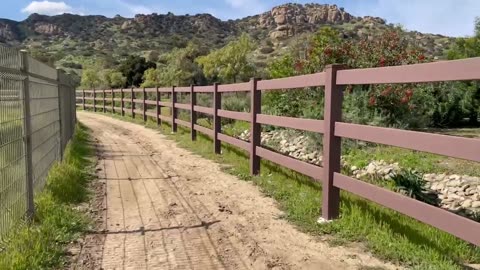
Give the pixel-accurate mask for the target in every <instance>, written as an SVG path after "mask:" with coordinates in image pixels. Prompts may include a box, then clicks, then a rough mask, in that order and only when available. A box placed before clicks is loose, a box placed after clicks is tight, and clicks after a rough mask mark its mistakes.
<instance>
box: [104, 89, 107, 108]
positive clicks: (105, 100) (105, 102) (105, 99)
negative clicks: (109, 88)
mask: <svg viewBox="0 0 480 270" xmlns="http://www.w3.org/2000/svg"><path fill="white" fill-rule="evenodd" d="M106 95H107V94H106V92H105V89H103V113H107V106H106V104H107V97H106Z"/></svg>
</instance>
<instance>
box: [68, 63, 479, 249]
mask: <svg viewBox="0 0 480 270" xmlns="http://www.w3.org/2000/svg"><path fill="white" fill-rule="evenodd" d="M470 80H480V58H471V59H465V60H456V61H444V62H437V63H428V64H417V65H405V66H397V67H384V68H370V69H344V68H343V67H342V66H339V65H331V66H328V67H327V68H326V70H325V71H324V72H321V73H316V74H310V75H303V76H296V77H290V78H283V79H274V80H264V81H259V80H257V79H252V80H251V81H250V82H247V83H238V84H229V85H219V84H215V85H210V86H193V85H192V86H190V87H167V88H143V89H138V88H131V89H113V90H82V91H79V92H78V98H77V99H78V101H79V103H78V104H77V105H78V106H79V107H81V108H83V109H84V110H85V109H87V108H88V109H90V108H91V109H93V111H103V112H108V111H110V112H112V113H121V115H122V116H125V115H129V116H131V117H133V118H135V117H142V118H143V120H144V121H147V118H148V117H153V118H154V119H155V120H156V121H157V123H158V124H161V122H168V123H169V124H170V125H171V126H172V131H173V132H176V131H177V126H178V125H180V126H183V127H186V128H189V129H190V131H191V136H192V140H195V139H196V135H197V131H198V132H200V133H203V134H205V135H208V136H210V137H211V138H212V139H213V142H214V143H213V149H214V151H215V153H217V154H220V153H221V146H222V143H226V144H229V145H233V146H235V147H237V148H240V149H242V150H245V151H246V152H247V153H248V154H249V155H250V171H251V174H252V175H255V174H258V173H259V172H260V160H261V159H265V160H269V161H271V162H273V163H276V164H279V165H281V166H283V167H286V168H289V169H291V170H294V171H297V172H300V173H302V174H304V175H307V176H310V177H311V178H312V180H314V181H317V182H321V183H322V184H323V185H322V192H323V204H322V216H323V217H324V219H325V220H331V219H335V218H337V217H338V216H339V214H340V213H339V211H340V190H344V191H348V192H350V193H353V194H356V195H358V196H360V197H363V198H365V199H368V200H370V201H373V202H375V203H378V204H380V205H383V206H385V207H388V208H391V209H393V210H395V211H398V212H400V213H402V214H405V215H408V216H410V217H412V218H415V219H417V220H419V221H422V222H424V223H426V224H429V225H432V226H434V227H437V228H439V229H441V230H444V231H446V232H449V233H451V234H453V235H455V236H457V237H459V238H461V239H463V240H465V241H468V242H470V243H472V244H474V245H477V246H479V245H480V233H478V232H480V223H479V222H476V221H474V220H470V219H467V218H465V217H462V216H460V215H456V214H454V213H452V212H448V211H446V210H444V209H441V208H437V207H435V206H432V205H428V204H426V203H423V202H421V201H417V200H415V199H412V198H409V197H406V196H404V195H402V194H399V193H395V192H392V191H390V190H386V189H383V188H381V187H378V186H375V185H372V184H369V183H366V182H363V181H359V180H358V179H355V178H352V177H349V176H346V175H343V174H342V173H341V170H340V169H341V166H340V164H341V163H340V160H341V159H340V158H341V157H340V154H341V147H342V146H341V140H342V138H343V139H354V140H360V141H367V142H372V143H378V144H383V145H390V146H396V147H402V148H405V149H410V150H416V151H421V152H429V153H433V154H439V155H444V156H449V157H454V158H460V159H465V160H470V161H475V162H480V140H478V139H471V138H461V137H454V136H446V135H438V134H429V133H425V132H417V131H405V130H400V129H393V128H381V127H373V126H366V125H356V124H350V123H345V122H343V121H342V102H343V90H344V89H345V87H346V86H347V85H368V84H402V83H427V82H441V81H470ZM305 87H321V88H323V89H324V91H325V104H324V106H325V107H324V108H325V117H324V119H323V120H316V119H302V118H293V117H283V116H275V115H267V114H263V113H262V112H261V104H262V92H265V91H275V90H285V91H295V90H296V89H298V88H305ZM232 92H233V93H235V92H245V93H250V99H251V102H250V103H251V108H250V112H248V113H247V112H237V111H229V110H224V109H222V102H221V100H222V96H224V95H226V94H228V93H232ZM161 94H169V95H170V97H171V98H170V100H169V101H162V100H161V98H160V95H161ZM181 94H186V95H189V96H190V103H189V104H186V103H180V102H178V99H177V98H178V96H179V95H181ZM198 94H210V95H211V96H212V100H213V102H212V106H211V107H203V106H198V105H199V104H198V103H197V95H198ZM118 106H120V107H118ZM162 107H167V108H170V110H171V113H170V116H166V115H162V114H161V111H162ZM179 110H183V111H187V112H190V114H191V115H190V121H184V120H181V119H179V117H178V116H179V114H178V112H177V111H179ZM200 113H201V114H206V115H210V116H212V118H213V129H209V128H206V127H204V126H200V125H199V124H198V123H197V114H200ZM222 118H226V119H233V120H240V121H246V122H250V131H251V132H250V133H251V135H250V141H244V140H240V139H238V138H234V137H231V136H228V135H226V134H224V133H222V126H221V119H222ZM261 125H271V126H278V127H283V128H293V129H298V130H303V131H309V132H315V133H319V134H323V166H316V165H314V164H310V163H307V162H304V161H301V160H297V159H295V158H292V157H290V156H286V155H283V154H281V153H277V152H275V151H272V150H271V149H268V148H267V147H265V146H263V145H262V144H261V137H260V136H261V133H260V131H261Z"/></svg>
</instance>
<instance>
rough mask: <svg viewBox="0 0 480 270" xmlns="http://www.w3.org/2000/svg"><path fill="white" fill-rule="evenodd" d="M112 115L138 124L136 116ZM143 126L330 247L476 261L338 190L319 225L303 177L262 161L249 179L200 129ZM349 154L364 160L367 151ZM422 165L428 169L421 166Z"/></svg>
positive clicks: (312, 187)
mask: <svg viewBox="0 0 480 270" xmlns="http://www.w3.org/2000/svg"><path fill="white" fill-rule="evenodd" d="M114 117H116V118H118V119H123V120H127V121H133V122H136V123H142V121H140V120H139V119H136V120H132V119H131V118H129V117H125V118H122V117H119V116H114ZM147 127H150V128H154V129H159V130H160V131H161V132H162V133H163V134H166V135H167V136H168V137H169V138H170V139H172V140H175V141H177V142H178V143H179V145H180V146H181V147H184V148H186V149H189V150H191V151H192V152H194V153H197V154H200V155H201V156H203V157H205V158H209V159H212V160H215V161H216V162H219V163H222V164H228V165H229V166H228V167H226V169H225V171H226V172H228V173H230V174H233V175H236V176H238V177H239V178H240V179H243V180H245V181H252V182H253V183H254V184H256V185H258V186H259V187H260V188H261V190H262V191H263V192H264V194H265V195H266V196H269V197H272V198H274V199H276V200H277V201H278V203H279V205H280V207H281V208H282V210H283V211H284V212H285V216H284V218H285V219H287V220H289V221H291V222H292V223H294V224H296V225H297V226H298V228H299V229H301V230H302V231H305V232H307V233H310V234H312V235H315V236H323V237H322V239H325V238H326V239H328V241H329V242H330V243H331V244H332V245H340V244H342V245H348V244H350V243H351V242H357V243H361V244H362V245H363V246H364V247H365V248H366V249H367V250H369V251H371V252H373V253H374V254H375V255H376V256H377V257H379V258H382V259H385V260H388V261H392V262H394V263H398V264H400V265H402V266H406V267H409V268H413V269H463V268H464V265H465V264H469V263H480V248H478V247H473V246H472V245H470V244H468V243H466V242H464V241H462V240H459V239H457V238H456V237H454V236H451V235H449V234H447V233H444V232H442V231H440V230H438V229H435V228H433V227H431V226H429V225H425V224H423V223H421V222H418V221H416V220H414V219H412V218H409V217H407V216H404V215H402V214H399V213H396V212H395V211H392V210H389V209H387V208H384V207H382V206H379V205H376V204H374V203H371V202H369V201H366V200H364V199H361V198H359V197H357V196H355V195H352V194H349V193H347V192H342V193H341V197H342V203H341V217H340V219H338V220H336V221H334V222H332V223H329V224H323V225H320V224H318V223H317V222H316V220H317V219H318V217H319V216H320V215H321V205H322V187H321V185H320V184H318V183H313V182H312V181H310V179H309V178H308V177H305V176H303V175H300V174H298V173H295V172H293V171H290V170H288V169H285V168H282V167H279V166H276V165H274V164H272V163H270V162H267V161H262V171H261V175H259V176H255V177H251V176H250V175H249V162H248V161H249V160H248V155H247V153H245V152H243V151H241V150H239V149H236V148H234V147H231V146H228V145H223V147H222V155H215V154H214V153H213V144H212V141H211V139H210V138H208V137H206V136H203V135H201V134H200V133H199V136H198V141H197V142H192V141H191V140H190V131H189V130H186V129H183V128H181V127H179V131H178V133H176V134H171V129H170V127H169V125H167V124H162V126H161V127H160V128H158V127H157V126H156V124H155V123H154V122H153V121H149V122H148V123H147ZM227 134H228V132H227ZM374 153H375V152H374ZM381 153H382V155H383V152H381ZM393 153H396V152H393ZM355 155H357V156H360V155H362V157H365V158H366V157H367V156H369V153H368V152H366V153H360V152H359V153H355ZM380 156H381V155H380V154H378V157H380ZM406 157H408V155H407V156H406ZM370 158H372V156H370ZM402 158H403V157H402ZM408 162H412V163H411V164H413V161H408V159H406V161H405V164H409V163H408ZM425 169H430V168H429V167H428V166H427V165H425Z"/></svg>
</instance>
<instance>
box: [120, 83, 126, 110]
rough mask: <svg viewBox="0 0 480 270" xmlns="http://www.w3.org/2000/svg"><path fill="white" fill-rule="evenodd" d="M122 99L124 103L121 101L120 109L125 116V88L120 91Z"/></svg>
mask: <svg viewBox="0 0 480 270" xmlns="http://www.w3.org/2000/svg"><path fill="white" fill-rule="evenodd" d="M120 98H121V99H122V101H120V108H121V109H122V112H121V113H120V114H121V115H122V116H125V101H124V99H125V93H124V92H123V88H122V89H120Z"/></svg>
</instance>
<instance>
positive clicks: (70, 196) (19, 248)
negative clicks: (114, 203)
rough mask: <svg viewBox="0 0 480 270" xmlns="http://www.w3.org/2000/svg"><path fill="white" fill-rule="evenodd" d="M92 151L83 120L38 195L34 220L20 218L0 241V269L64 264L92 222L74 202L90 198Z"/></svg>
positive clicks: (31, 269) (36, 267)
mask: <svg viewBox="0 0 480 270" xmlns="http://www.w3.org/2000/svg"><path fill="white" fill-rule="evenodd" d="M92 154H93V151H92V149H91V145H90V140H89V135H88V131H87V129H86V127H84V126H82V125H81V124H79V125H77V130H76V132H75V135H74V138H73V139H72V141H71V142H70V143H69V145H68V146H67V149H66V152H65V156H64V161H63V162H61V163H58V164H56V165H55V166H54V167H53V168H52V169H51V170H50V172H49V175H48V178H47V185H46V188H45V190H44V191H42V192H41V193H40V194H38V195H37V196H36V198H35V206H36V215H35V218H34V220H33V222H31V223H30V224H28V223H26V222H18V223H19V224H18V225H17V226H16V227H15V228H12V229H11V230H10V233H9V234H8V235H7V237H6V238H5V241H2V242H1V243H0V269H16V270H23V269H25V270H27V269H28V270H33V269H60V268H62V265H63V263H64V260H65V257H64V256H65V252H64V250H65V247H66V245H67V244H68V243H70V242H71V241H73V240H74V239H76V238H78V236H79V235H80V234H81V233H82V232H83V231H84V230H85V229H86V228H87V226H88V223H89V221H88V220H87V218H86V217H85V216H84V215H83V214H82V213H80V212H78V211H77V210H74V208H73V206H74V204H76V203H80V202H83V201H85V200H86V199H87V198H88V190H87V184H88V181H89V179H91V171H92V170H93V168H92V166H91V165H92V159H91V158H92Z"/></svg>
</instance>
